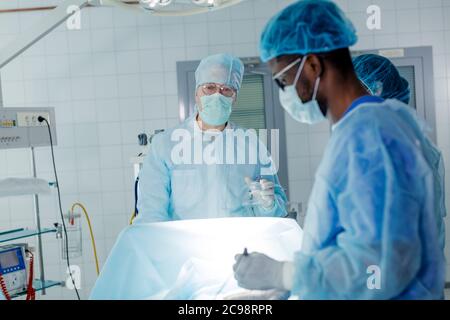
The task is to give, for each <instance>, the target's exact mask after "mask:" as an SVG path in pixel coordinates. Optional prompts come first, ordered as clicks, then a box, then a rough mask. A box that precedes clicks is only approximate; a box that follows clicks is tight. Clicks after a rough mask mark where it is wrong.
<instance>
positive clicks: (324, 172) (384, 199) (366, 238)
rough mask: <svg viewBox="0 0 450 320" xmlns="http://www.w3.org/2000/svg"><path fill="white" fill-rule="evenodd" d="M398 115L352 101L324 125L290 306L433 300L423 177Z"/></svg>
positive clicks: (429, 203) (431, 239) (435, 281)
mask: <svg viewBox="0 0 450 320" xmlns="http://www.w3.org/2000/svg"><path fill="white" fill-rule="evenodd" d="M405 108H408V107H407V106H406V105H404V104H403V103H401V102H399V101H396V100H386V101H383V100H382V99H380V98H377V97H362V98H361V99H358V100H357V101H355V103H353V104H352V106H350V108H349V110H348V111H347V113H346V115H345V117H344V118H343V119H341V121H340V122H339V123H338V124H337V125H336V126H334V128H333V134H332V136H331V139H330V141H329V143H328V145H327V148H326V151H325V154H324V157H323V159H322V161H321V163H320V166H319V168H318V171H317V173H316V177H315V183H314V187H313V190H312V193H311V197H310V200H309V206H308V212H307V216H306V221H305V229H304V238H303V243H302V250H301V251H300V252H299V253H298V254H297V255H296V257H295V261H294V262H295V276H294V286H293V290H292V293H293V294H294V295H297V296H299V297H300V299H439V298H441V297H442V292H443V287H444V281H445V260H444V255H443V252H442V250H441V248H440V246H439V244H438V230H437V224H436V218H435V208H434V203H435V201H434V186H433V172H432V169H431V168H430V165H429V164H428V162H427V159H425V157H424V154H423V152H422V150H421V147H422V145H423V143H424V141H425V139H426V138H425V137H424V135H423V134H422V133H421V132H420V131H417V130H415V129H414V128H413V126H412V125H411V123H410V119H408V118H406V117H405V116H404V115H403V113H404V112H406V111H405Z"/></svg>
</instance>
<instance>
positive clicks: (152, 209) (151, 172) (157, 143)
mask: <svg viewBox="0 0 450 320" xmlns="http://www.w3.org/2000/svg"><path fill="white" fill-rule="evenodd" d="M163 150H164V139H163V134H160V135H157V136H155V137H154V138H153V142H152V144H151V147H150V152H149V153H148V154H147V156H146V158H145V160H144V165H143V167H142V170H141V172H140V173H139V191H138V210H139V214H138V216H137V218H136V219H135V220H134V223H147V222H160V221H168V220H170V216H169V208H170V192H171V191H170V190H171V189H170V188H171V187H170V171H169V168H168V166H167V164H166V161H165V160H164V152H163Z"/></svg>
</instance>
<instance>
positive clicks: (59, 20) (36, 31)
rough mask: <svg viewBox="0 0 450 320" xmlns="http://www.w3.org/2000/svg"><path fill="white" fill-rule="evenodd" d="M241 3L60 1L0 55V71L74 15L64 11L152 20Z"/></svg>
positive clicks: (214, 0) (201, 0)
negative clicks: (107, 10) (116, 11)
mask: <svg viewBox="0 0 450 320" xmlns="http://www.w3.org/2000/svg"><path fill="white" fill-rule="evenodd" d="M241 1H244V0H63V1H62V2H61V3H60V4H59V5H58V6H57V7H56V8H55V9H53V10H52V11H51V12H50V13H49V14H48V15H46V16H45V17H43V18H42V19H41V20H40V21H38V22H37V23H36V24H35V25H33V26H32V27H31V28H30V29H29V30H28V31H27V32H24V33H22V34H20V35H19V36H18V37H17V38H16V39H14V40H13V41H12V42H11V43H10V44H9V45H7V46H6V47H5V48H3V49H2V51H1V52H0V69H1V68H3V67H4V66H5V65H7V64H8V63H9V62H10V61H12V60H14V59H15V58H16V57H17V56H18V55H20V54H21V53H22V52H24V51H25V50H27V49H28V48H29V47H31V46H32V45H33V44H35V43H36V42H38V41H39V40H40V39H42V38H43V37H44V36H46V35H47V34H49V33H50V32H52V31H53V30H54V29H56V28H57V27H58V26H60V25H61V24H63V23H64V22H65V21H66V20H68V19H69V18H70V17H71V16H73V15H74V14H75V13H76V11H70V10H68V8H79V9H80V10H82V9H83V8H86V7H103V6H109V7H111V6H113V7H119V8H122V9H126V10H131V11H135V12H138V11H140V12H148V13H149V14H151V15H156V16H189V15H194V14H201V13H206V12H209V11H214V10H220V9H223V8H227V7H229V6H232V5H235V4H237V3H239V2H241Z"/></svg>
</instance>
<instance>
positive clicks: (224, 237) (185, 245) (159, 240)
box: [90, 218, 302, 300]
mask: <svg viewBox="0 0 450 320" xmlns="http://www.w3.org/2000/svg"><path fill="white" fill-rule="evenodd" d="M301 239H302V230H301V229H300V227H299V226H298V225H297V223H296V222H295V221H294V220H291V219H281V218H223V219H204V220H185V221H172V222H160V223H151V224H139V225H133V226H130V227H128V228H127V229H125V230H124V231H123V232H122V233H121V234H120V236H119V238H118V239H117V242H116V244H115V245H114V247H113V249H112V251H111V253H110V255H109V257H108V259H107V261H106V264H105V266H104V267H103V269H102V272H101V274H100V277H99V278H98V280H97V282H96V284H95V286H94V289H93V290H92V292H91V297H90V298H91V299H188V300H190V299H221V298H224V297H227V296H230V295H232V294H236V293H239V292H242V291H243V289H240V288H239V287H238V286H237V283H236V281H235V280H234V276H233V269H232V266H233V264H234V256H235V255H236V254H237V253H242V252H243V250H244V248H247V249H248V251H249V252H253V251H258V252H262V253H265V254H267V255H269V256H271V257H272V258H274V259H278V260H293V255H294V252H296V251H298V250H300V247H301Z"/></svg>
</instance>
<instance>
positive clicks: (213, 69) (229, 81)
mask: <svg viewBox="0 0 450 320" xmlns="http://www.w3.org/2000/svg"><path fill="white" fill-rule="evenodd" d="M243 76H244V64H243V63H242V61H241V60H240V59H239V58H236V57H234V56H232V55H230V54H217V55H213V56H209V57H206V58H205V59H203V60H202V61H201V62H200V64H199V66H198V68H197V70H196V71H195V83H196V88H198V87H199V86H201V85H202V84H205V83H220V84H223V85H227V86H230V87H232V88H234V89H236V90H237V91H239V89H240V88H241V84H242V78H243Z"/></svg>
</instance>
